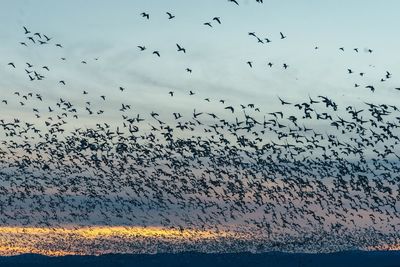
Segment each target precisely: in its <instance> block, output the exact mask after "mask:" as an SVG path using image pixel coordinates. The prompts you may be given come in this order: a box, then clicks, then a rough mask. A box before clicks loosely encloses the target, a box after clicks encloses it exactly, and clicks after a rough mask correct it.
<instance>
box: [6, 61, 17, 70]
mask: <svg viewBox="0 0 400 267" xmlns="http://www.w3.org/2000/svg"><path fill="white" fill-rule="evenodd" d="M7 65H9V66H11V67H13V68H14V69H15V65H14V63H13V62H10V63H8V64H7Z"/></svg>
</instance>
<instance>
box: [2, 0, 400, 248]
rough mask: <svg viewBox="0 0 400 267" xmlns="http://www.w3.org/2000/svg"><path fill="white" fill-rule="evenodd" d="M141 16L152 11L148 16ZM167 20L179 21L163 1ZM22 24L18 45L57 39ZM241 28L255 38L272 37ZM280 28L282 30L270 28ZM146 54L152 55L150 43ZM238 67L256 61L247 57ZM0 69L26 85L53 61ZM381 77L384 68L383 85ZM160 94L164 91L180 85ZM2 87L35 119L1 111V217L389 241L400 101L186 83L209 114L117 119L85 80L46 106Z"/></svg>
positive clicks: (322, 241)
mask: <svg viewBox="0 0 400 267" xmlns="http://www.w3.org/2000/svg"><path fill="white" fill-rule="evenodd" d="M228 2H230V3H232V4H235V5H238V6H240V3H239V2H237V1H235V0H229V1H228ZM257 2H258V3H260V4H261V3H262V2H263V1H262V0H257ZM140 16H142V17H143V19H145V20H151V14H150V13H147V12H143V13H141V14H140ZM166 19H169V20H172V19H177V18H176V16H175V15H174V14H172V13H170V12H166ZM221 23H223V18H221V17H214V18H212V19H211V20H210V21H206V22H204V23H203V24H204V26H205V27H210V28H213V27H216V26H217V25H219V24H221ZM28 28H29V27H24V28H23V32H22V33H21V35H22V36H23V38H24V40H23V41H21V42H20V44H21V45H22V46H26V47H27V49H29V47H30V46H32V45H53V46H56V47H58V48H59V49H63V45H62V44H60V43H57V42H54V41H53V38H51V37H48V36H49V35H47V34H43V33H40V32H33V31H31V30H30V29H28ZM248 35H249V36H250V37H251V38H255V40H256V41H257V42H258V43H261V44H268V43H269V42H272V41H274V40H272V39H269V38H263V37H260V36H259V35H257V34H256V33H255V32H249V33H248ZM277 39H279V40H282V41H283V40H286V39H288V37H287V36H286V35H285V34H284V33H282V32H280V33H279V34H277ZM137 47H138V53H144V52H146V51H147V48H146V46H145V45H142V44H138V45H137ZM315 49H319V48H318V47H315ZM176 50H177V51H178V52H179V53H183V54H186V53H189V51H190V48H186V47H184V46H183V45H182V44H178V43H177V44H176ZM338 50H339V51H338V52H339V53H340V52H343V51H345V48H344V47H340V48H338ZM348 50H352V51H353V52H354V53H358V52H359V49H358V48H354V49H348ZM151 53H152V54H154V55H155V56H156V57H160V58H161V57H162V54H161V53H160V51H158V50H154V51H151ZM365 53H366V54H372V53H373V50H372V49H365ZM97 59H98V58H96V59H95V60H97ZM61 60H63V61H65V60H67V59H66V58H61ZM81 63H82V64H88V63H87V61H85V60H82V61H81ZM6 64H7V63H6ZM246 64H247V65H248V66H249V67H251V68H252V67H253V62H252V61H248V62H246ZM273 65H274V63H273V62H269V63H268V66H269V67H273ZM8 67H9V71H10V72H12V71H22V72H23V71H25V74H26V76H27V79H29V80H30V81H32V82H35V83H36V82H39V81H41V80H44V79H46V75H47V73H49V72H51V66H42V65H40V64H39V63H35V64H33V63H29V62H27V63H26V64H24V65H21V64H17V63H14V62H9V63H8ZM289 67H290V66H289V65H288V64H286V63H283V64H282V68H283V69H287V68H289ZM186 71H187V72H189V73H191V72H192V68H191V67H188V68H187V69H186ZM348 73H349V74H351V75H356V74H357V72H356V71H355V70H352V69H348ZM358 74H359V75H360V76H361V77H362V76H363V75H364V73H363V72H360V73H358ZM391 77H392V73H391V72H389V71H387V72H386V73H383V74H382V79H381V81H380V82H384V81H386V80H387V79H390V78H391ZM377 82H378V81H377ZM58 83H59V86H65V85H67V84H68V81H67V80H59V81H58ZM359 86H361V85H360V84H355V87H359ZM363 86H364V87H365V88H367V89H370V90H371V91H375V89H376V88H377V86H376V85H374V84H365V85H363ZM128 88H129V86H124V85H122V86H120V87H119V88H115V92H116V93H117V92H120V93H121V94H123V93H124V92H125V91H126V90H129V89H128ZM395 89H398V90H399V89H400V88H395ZM165 94H166V95H168V97H170V99H171V100H173V99H174V98H175V97H176V94H178V92H174V91H168V92H165ZM1 97H2V98H3V99H2V107H1V108H2V109H7V107H10V105H14V106H21V107H22V106H24V108H27V107H29V108H32V112H33V114H34V116H35V118H36V120H33V121H28V120H24V117H14V118H10V117H3V118H0V129H1V130H0V134H1V145H0V155H1V157H0V166H1V169H0V192H1V194H0V200H1V201H0V214H1V216H0V223H1V224H2V225H36V226H46V227H53V226H63V225H77V226H79V225H91V224H100V225H116V224H117V225H118V224H119V225H142V226H149V225H159V226H163V227H167V228H176V229H181V230H182V231H184V229H199V230H202V229H203V230H207V229H213V230H216V231H227V230H229V231H236V232H237V233H242V234H243V233H245V234H246V237H247V238H245V239H244V240H240V241H238V240H235V242H232V243H230V245H229V246H228V245H227V250H235V251H236V250H248V249H249V246H250V247H254V244H256V245H257V247H258V248H261V249H262V250H296V249H307V250H314V251H322V250H340V249H343V248H354V247H368V246H376V245H379V244H387V243H395V242H398V240H399V229H400V220H399V218H400V216H399V208H400V205H399V200H400V164H399V162H400V150H399V142H400V139H399V138H400V132H399V127H400V110H399V107H397V106H395V105H389V104H385V103H363V104H362V106H360V105H358V106H357V107H355V106H351V105H349V106H342V105H341V104H340V103H337V102H336V101H335V100H334V99H332V98H330V97H329V96H327V95H326V94H325V93H323V92H321V93H320V95H315V96H306V97H305V98H304V99H300V100H299V99H290V97H289V98H283V97H277V98H276V101H278V103H280V105H281V109H279V110H263V107H262V106H257V105H255V104H252V103H242V104H241V105H238V106H236V105H233V104H232V105H230V104H229V103H227V101H225V100H223V99H220V100H218V99H217V100H215V99H211V98H210V97H207V96H201V94H200V93H197V92H196V91H194V90H192V91H188V92H187V97H190V98H197V100H198V101H206V102H211V103H213V102H214V103H215V106H216V111H215V112H214V111H212V112H211V111H207V110H199V109H196V108H195V107H194V110H193V112H191V113H190V114H189V113H184V112H182V111H179V110H176V111H174V112H173V113H172V114H165V113H163V112H161V111H159V112H157V111H153V112H151V113H150V114H140V113H138V114H136V113H135V112H134V111H133V108H131V104H129V103H121V106H120V107H116V112H119V113H120V116H121V119H120V120H119V121H113V122H108V121H102V114H103V113H104V110H102V109H94V108H92V106H91V102H90V101H91V100H90V99H91V98H93V93H92V94H89V93H88V92H87V91H85V90H83V92H82V97H84V98H85V99H87V102H86V105H85V106H84V107H82V106H78V105H76V104H74V103H73V101H70V100H68V99H67V98H65V97H64V98H59V100H58V101H57V102H56V103H52V104H51V105H49V106H46V107H43V104H42V103H44V102H46V101H50V100H46V99H45V98H46V96H45V95H41V94H38V93H35V92H33V91H32V92H31V91H27V90H24V89H21V90H19V91H17V92H15V93H14V96H13V99H14V100H10V98H7V96H6V95H2V96H1ZM94 97H96V98H98V99H101V100H102V101H104V102H107V100H108V99H107V97H106V95H97V96H94ZM15 99H18V100H17V101H15ZM126 102H127V100H126ZM46 103H48V102H46ZM154 108H155V107H154ZM132 114H134V115H132ZM15 116H17V114H16V115H15ZM82 116H89V117H90V116H93V117H94V118H95V121H96V123H95V125H93V127H86V126H81V125H80V124H79V119H80V118H81V117H82ZM74 125H80V126H78V127H75V126H74ZM233 247H235V248H234V249H233Z"/></svg>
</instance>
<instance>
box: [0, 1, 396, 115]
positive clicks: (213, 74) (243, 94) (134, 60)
mask: <svg viewBox="0 0 400 267" xmlns="http://www.w3.org/2000/svg"><path fill="white" fill-rule="evenodd" d="M264 2H265V3H264V4H262V5H260V4H258V3H256V2H255V1H240V6H239V7H237V6H236V5H234V4H232V3H229V2H228V1H224V0H221V1H213V0H205V1H183V0H181V1H177V0H176V1H161V0H150V1H84V2H83V1H46V0H45V1H40V2H37V1H7V2H6V3H4V4H3V8H2V9H1V10H0V17H1V18H2V19H1V20H2V25H3V26H2V30H1V31H0V38H1V40H3V41H2V42H3V43H2V47H1V48H0V58H1V63H2V64H1V66H0V72H1V73H3V74H6V75H5V76H4V78H3V79H2V81H0V86H1V90H2V91H5V92H7V91H9V92H14V91H15V90H16V89H18V88H21V87H22V86H24V87H27V88H32V89H34V90H39V91H40V90H41V91H42V94H44V95H47V96H48V97H49V98H50V99H51V98H54V99H55V98H56V97H58V96H60V95H61V96H65V97H69V98H70V99H72V100H76V101H79V100H80V99H81V91H82V90H83V89H86V90H88V91H89V92H93V93H94V92H96V94H102V93H103V94H109V99H110V101H111V102H109V104H110V106H111V107H114V105H118V106H119V105H120V103H119V102H121V101H122V99H126V98H127V97H129V99H131V100H132V101H133V102H134V104H135V105H136V106H137V107H138V108H139V109H140V110H146V107H149V105H148V104H149V102H152V103H154V104H155V105H157V106H162V107H164V108H165V110H168V106H169V105H171V103H170V99H169V98H168V95H167V92H168V91H170V90H173V91H176V92H177V94H176V96H177V99H179V97H182V98H181V99H180V101H181V103H182V104H181V107H182V108H185V107H188V106H190V105H187V102H188V101H189V102H190V101H194V100H193V99H188V98H187V96H186V95H187V92H188V91H189V90H193V91H196V92H197V93H198V96H201V97H211V98H213V99H218V98H224V99H227V100H228V101H230V102H231V103H233V104H239V103H241V102H243V101H245V102H249V103H250V102H255V103H256V104H258V105H260V106H275V104H278V103H277V95H280V96H281V97H283V98H288V99H299V98H307V96H308V94H311V95H317V94H329V95H330V96H332V97H334V98H337V97H339V98H342V99H341V100H342V101H344V102H346V101H349V100H351V101H353V100H355V99H357V101H369V100H381V101H391V100H392V99H394V97H395V96H396V93H397V92H395V91H394V90H392V88H393V87H396V82H398V79H396V75H395V73H396V72H397V71H398V69H399V67H398V66H399V64H398V63H399V60H398V59H397V58H396V57H395V56H394V55H396V51H397V48H398V45H399V43H400V40H399V38H398V37H396V32H397V26H396V25H399V23H398V20H399V19H398V16H397V14H396V12H397V10H399V6H400V4H399V3H398V1H385V2H384V3H383V2H377V1H305V0H304V1H289V0H284V1H264ZM142 11H145V12H148V13H150V16H151V18H150V20H149V21H147V20H145V19H143V18H142V17H140V15H139V14H140V13H141V12H142ZM166 11H169V12H171V13H173V14H174V15H176V18H175V19H174V20H171V21H169V20H167V16H166V14H165V12H166ZM215 16H219V17H221V20H222V25H216V23H215V22H214V23H213V25H214V27H213V28H212V29H210V28H208V27H207V26H204V25H203V23H204V22H208V21H211V20H212V18H213V17H215ZM22 26H27V27H28V28H29V29H30V30H32V32H36V31H38V32H42V33H47V35H49V36H51V37H53V38H54V42H59V43H62V44H63V46H64V48H63V49H58V48H56V47H53V45H52V46H51V47H50V48H47V49H44V48H42V47H35V48H29V49H26V48H25V47H22V46H20V45H19V44H18V42H19V41H22V40H23V39H24V38H25V36H24V34H23V30H22ZM281 31H282V32H283V33H284V34H285V35H287V36H288V37H287V39H285V40H280V39H279V32H281ZM248 32H256V34H257V35H259V36H260V37H266V38H269V39H271V40H272V43H270V44H266V45H260V44H258V43H257V42H256V40H255V39H254V38H252V37H250V36H248V35H247V33H248ZM24 41H26V40H24ZM28 41H29V40H28ZM176 43H179V44H181V45H182V46H184V47H185V48H186V50H187V54H186V55H183V54H182V53H177V51H176V46H175V44H176ZM138 45H145V46H146V47H147V48H148V49H147V50H146V52H145V53H140V52H139V51H138V48H137V46H138ZM315 46H318V47H320V49H319V50H317V51H315V50H314V47H315ZM339 47H345V49H346V50H345V52H344V53H343V52H340V51H339V50H338V48H339ZM354 47H358V48H359V49H360V51H361V52H360V53H358V54H356V53H354V52H353V51H352V48H354ZM365 48H371V49H373V51H374V52H373V54H371V55H370V54H368V53H364V52H363V50H364V49H365ZM154 50H159V51H160V53H161V55H162V56H161V58H159V59H158V58H156V57H155V56H154V55H152V54H151V52H152V51H154ZM60 57H66V58H67V61H66V62H60V60H59V58H60ZM95 57H98V58H99V61H97V62H94V61H93V59H94V58H95ZM81 60H86V61H88V63H89V64H87V66H82V64H80V61H81ZM10 61H13V62H16V64H18V65H19V67H20V68H19V71H20V72H19V73H21V71H22V72H23V70H22V68H21V67H22V66H21V65H23V64H24V62H25V61H31V62H33V64H35V63H36V62H37V64H46V65H49V66H50V67H51V68H52V72H51V73H49V75H48V76H49V77H48V79H46V81H43V82H42V83H40V84H38V83H36V84H35V83H30V82H29V81H28V80H26V82H24V81H19V82H18V83H16V82H15V79H14V78H15V77H16V76H15V75H19V73H15V72H14V73H13V72H10V69H9V68H8V66H6V64H7V63H8V62H10ZM247 61H252V62H253V65H254V68H253V69H250V68H249V67H248V66H247V65H246V62H247ZM268 62H273V63H274V64H275V65H274V68H272V69H268V68H267V66H266V64H267V63H268ZM283 63H287V64H288V65H289V69H288V70H287V71H283V70H282V67H281V65H282V64H283ZM370 65H372V66H373V67H371V66H370ZM186 67H190V68H192V69H193V74H192V75H189V74H187V73H186V72H185V68H186ZM17 68H18V66H17ZM347 68H352V69H355V71H360V72H361V71H363V72H366V73H367V75H366V77H365V79H363V81H364V83H365V85H367V84H369V83H374V84H377V87H379V88H378V89H377V90H378V91H379V93H377V94H371V93H370V92H369V91H368V89H365V88H363V86H362V87H361V88H353V85H354V83H355V82H358V81H357V80H354V79H352V78H349V76H348V75H347ZM386 70H390V71H391V72H392V73H394V75H393V79H391V81H388V82H387V83H382V84H379V83H377V82H376V81H379V79H380V77H381V76H383V75H384V73H385V71H386ZM24 77H25V76H24ZM60 79H64V80H67V81H68V83H67V86H65V87H61V88H60V86H59V85H58V84H57V82H58V80H60ZM20 80H21V79H20ZM362 85H364V84H362ZM118 86H124V87H126V88H127V92H126V94H125V95H124V96H122V98H121V96H120V95H115V94H113V93H111V92H113V90H114V89H115V88H118ZM54 90H57V91H54ZM180 95H181V96H180ZM195 101H198V99H196V100H195ZM198 104H199V105H203V103H198ZM176 105H177V103H176V102H175V103H173V106H176ZM190 107H191V106H190ZM206 108H212V106H211V107H206ZM110 116H111V115H110Z"/></svg>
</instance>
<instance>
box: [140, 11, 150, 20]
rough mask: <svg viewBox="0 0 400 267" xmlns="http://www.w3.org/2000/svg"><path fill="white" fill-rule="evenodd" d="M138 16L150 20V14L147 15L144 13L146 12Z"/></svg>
mask: <svg viewBox="0 0 400 267" xmlns="http://www.w3.org/2000/svg"><path fill="white" fill-rule="evenodd" d="M140 15H141V16H142V17H143V18H146V19H150V14H148V13H146V12H142V13H140Z"/></svg>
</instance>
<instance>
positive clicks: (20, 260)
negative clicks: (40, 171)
mask: <svg viewBox="0 0 400 267" xmlns="http://www.w3.org/2000/svg"><path fill="white" fill-rule="evenodd" d="M0 266H2V267H8V266H10V267H11V266H18V267H24V266H29V267H36V266H57V267H64V266H74V267H80V266H85V267H88V266H96V267H104V266H130V267H134V266H138V267H139V266H140V267H155V266H163V267H180V266H182V267H184V266H190V267H200V266H202V267H203V266H207V267H211V266H229V267H239V266H240V267H247V266H251V267H255V266H267V267H297V266H299V267H300V266H301V267H321V266H322V267H347V266H349V267H359V266H360V267H361V266H362V267H400V251H373V252H365V251H348V252H338V253H329V254H303V253H280V252H270V253H262V254H252V253H227V254H204V253H195V252H187V253H177V254H154V255H151V254H107V255H101V256H62V257H48V256H42V255H36V254H24V255H19V256H9V257H0Z"/></svg>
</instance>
